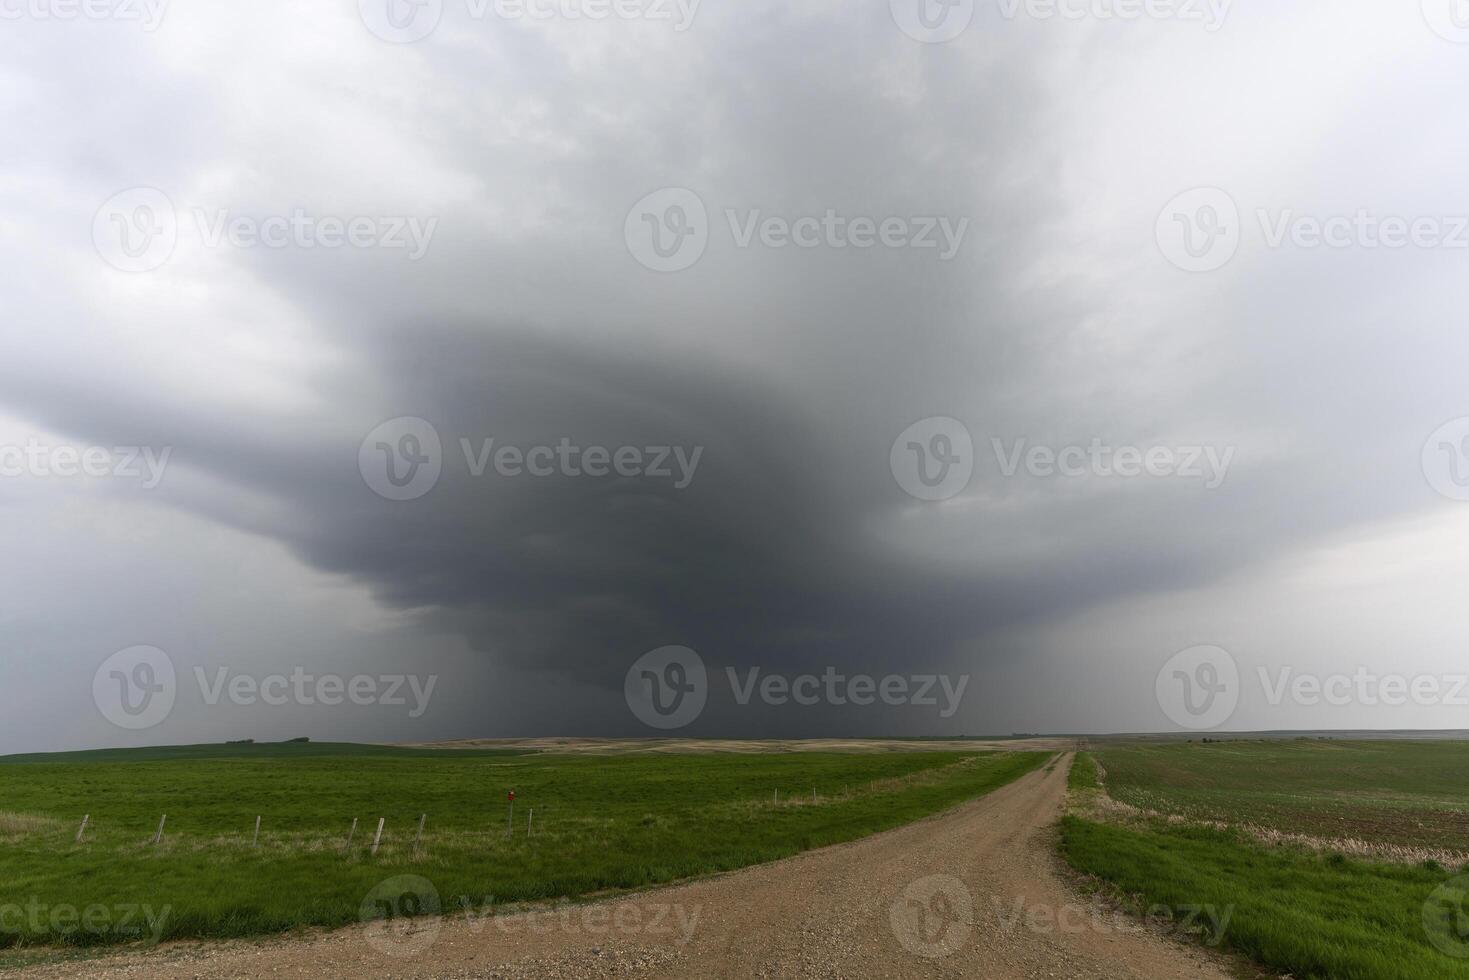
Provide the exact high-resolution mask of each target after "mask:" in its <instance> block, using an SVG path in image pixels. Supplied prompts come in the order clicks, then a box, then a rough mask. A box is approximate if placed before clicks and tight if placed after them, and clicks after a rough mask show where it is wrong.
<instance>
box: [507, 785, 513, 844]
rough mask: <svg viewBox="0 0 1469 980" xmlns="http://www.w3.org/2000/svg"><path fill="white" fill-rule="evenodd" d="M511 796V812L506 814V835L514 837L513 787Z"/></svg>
mask: <svg viewBox="0 0 1469 980" xmlns="http://www.w3.org/2000/svg"><path fill="white" fill-rule="evenodd" d="M509 797H510V812H509V813H507V814H506V815H505V836H506V837H514V836H515V790H513V789H512V790H511V791H510V794H509Z"/></svg>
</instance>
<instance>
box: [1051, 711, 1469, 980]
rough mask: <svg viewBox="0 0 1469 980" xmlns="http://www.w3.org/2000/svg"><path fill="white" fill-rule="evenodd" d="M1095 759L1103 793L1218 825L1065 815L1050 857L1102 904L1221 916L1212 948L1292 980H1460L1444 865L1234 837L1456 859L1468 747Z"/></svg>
mask: <svg viewBox="0 0 1469 980" xmlns="http://www.w3.org/2000/svg"><path fill="white" fill-rule="evenodd" d="M1098 755H1099V756H1100V759H1101V762H1102V765H1103V766H1104V767H1105V770H1106V780H1105V791H1106V792H1107V793H1108V794H1109V795H1111V796H1112V797H1113V798H1115V799H1118V800H1121V801H1123V802H1126V803H1130V804H1132V805H1134V806H1138V807H1143V808H1145V809H1148V810H1152V811H1157V812H1159V813H1162V814H1172V815H1177V816H1184V817H1188V818H1191V819H1192V820H1199V821H1205V820H1207V821H1222V822H1224V823H1227V824H1229V825H1230V826H1229V827H1227V828H1226V829H1218V828H1214V827H1208V826H1199V825H1195V824H1193V823H1185V824H1182V825H1180V824H1177V823H1170V822H1168V821H1167V820H1165V819H1163V818H1158V817H1154V818H1146V819H1143V820H1141V821H1133V822H1128V823H1124V824H1114V823H1110V822H1098V821H1097V820H1092V819H1084V818H1082V817H1080V816H1077V815H1071V816H1068V817H1066V818H1065V820H1064V821H1063V824H1062V843H1061V847H1062V853H1063V854H1064V856H1065V857H1066V859H1067V860H1068V861H1069V862H1070V863H1071V864H1072V865H1073V866H1074V867H1076V868H1077V869H1079V870H1081V871H1083V872H1086V873H1087V874H1090V875H1094V876H1096V877H1097V878H1100V879H1102V880H1103V881H1105V882H1107V883H1109V884H1110V885H1111V886H1113V888H1114V889H1116V890H1117V893H1118V894H1122V895H1126V896H1129V897H1130V898H1131V900H1132V901H1133V902H1134V903H1136V904H1138V905H1142V906H1146V905H1151V904H1155V903H1156V904H1161V905H1165V906H1170V907H1175V908H1176V907H1182V906H1199V905H1208V906H1212V907H1214V908H1216V909H1229V910H1230V913H1231V915H1230V917H1229V920H1228V925H1227V927H1226V928H1225V930H1224V934H1223V936H1222V937H1221V938H1222V942H1223V945H1225V946H1227V947H1229V948H1232V949H1234V950H1235V951H1237V952H1240V953H1243V954H1245V955H1246V956H1249V957H1251V958H1252V959H1254V960H1255V961H1257V962H1258V963H1260V964H1263V965H1264V966H1267V967H1269V968H1271V969H1272V970H1273V971H1277V972H1279V973H1281V974H1287V973H1288V974H1290V975H1291V976H1294V977H1296V978H1298V980H1304V978H1323V980H1325V978H1331V980H1369V978H1370V980H1439V978H1459V977H1462V978H1469V917H1466V916H1465V915H1464V913H1463V912H1462V911H1461V908H1469V907H1466V906H1464V905H1463V903H1464V902H1465V901H1466V899H1469V878H1464V877H1459V876H1458V872H1459V870H1460V869H1457V868H1444V867H1441V866H1439V865H1438V864H1436V863H1423V862H1420V863H1417V864H1389V863H1384V862H1378V861H1366V860H1358V859H1353V858H1350V857H1347V856H1346V855H1344V854H1342V853H1339V852H1334V851H1332V850H1331V849H1330V848H1328V849H1326V850H1324V851H1317V850H1315V849H1311V848H1306V847H1303V846H1298V845H1293V844H1289V843H1287V844H1284V845H1273V846H1267V845H1266V844H1264V843H1262V842H1261V840H1260V839H1259V838H1258V837H1257V836H1254V835H1251V834H1249V833H1246V832H1244V831H1242V830H1239V829H1236V827H1237V826H1238V825H1242V824H1248V825H1251V826H1254V827H1264V828H1269V829H1273V830H1281V831H1285V832H1289V833H1297V834H1307V835H1309V836H1312V837H1315V838H1324V839H1336V838H1351V839H1353V840H1357V841H1362V842H1364V843H1367V844H1399V845H1411V846H1414V847H1426V848H1436V849H1443V848H1457V847H1459V846H1461V845H1462V843H1463V842H1464V841H1465V840H1466V828H1465V823H1464V816H1465V812H1466V809H1469V781H1466V779H1465V776H1469V745H1465V744H1463V743H1451V742H1337V741H1323V740H1292V741H1279V742H1258V741H1238V742H1218V743H1216V742H1210V743H1208V744H1204V743H1202V742H1194V743H1178V742H1175V743H1164V744H1141V745H1140V744H1136V743H1132V744H1125V745H1116V746H1108V747H1105V748H1103V749H1102V750H1101V751H1100V752H1099V753H1098ZM1081 761H1082V760H1081V757H1080V756H1078V762H1081ZM1073 773H1074V770H1073ZM1095 775H1096V770H1095V767H1092V768H1091V779H1090V780H1088V778H1087V777H1086V776H1085V775H1083V776H1080V777H1078V776H1075V775H1073V777H1072V783H1071V785H1072V788H1073V789H1078V790H1080V789H1084V788H1085V786H1086V784H1087V783H1088V782H1089V781H1090V782H1092V783H1094V782H1095Z"/></svg>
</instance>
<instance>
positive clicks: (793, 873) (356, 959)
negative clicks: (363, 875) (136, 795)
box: [15, 757, 1227, 980]
mask: <svg viewBox="0 0 1469 980" xmlns="http://www.w3.org/2000/svg"><path fill="white" fill-rule="evenodd" d="M1069 761H1070V760H1069V757H1068V758H1067V760H1066V762H1068V763H1069ZM1066 769H1067V765H1066V764H1065V763H1063V764H1060V765H1057V766H1055V767H1054V769H1053V770H1052V771H1050V772H1043V771H1038V772H1034V773H1031V774H1030V775H1028V776H1026V777H1024V778H1022V779H1020V780H1018V781H1016V782H1015V783H1012V784H1011V785H1009V786H1006V787H1004V788H1002V789H1000V790H997V791H996V792H994V793H992V794H990V795H989V796H986V797H984V798H982V799H979V800H976V801H974V802H971V803H968V804H965V805H963V806H961V807H958V808H956V809H954V810H950V811H948V812H946V813H943V814H940V815H938V816H936V817H932V818H929V819H927V820H923V821H920V822H918V823H915V824H911V825H909V826H906V827H902V828H899V829H897V830H893V831H889V832H887V833H883V834H879V835H876V836H874V837H869V838H865V839H863V840H859V841H854V842H852V843H849V844H842V845H839V846H836V847H829V848H824V849H822V850H818V851H811V852H809V853H806V854H803V855H800V856H798V857H794V858H791V859H789V860H785V861H779V862H775V863H772V864H767V865H761V866H759V867H754V868H747V869H745V870H743V871H738V872H734V873H731V874H727V875H722V876H720V877H717V878H709V879H704V880H700V881H696V882H692V883H689V884H685V885H677V886H673V887H669V888H661V889H658V890H655V891H648V892H644V893H640V894H637V895H633V896H627V897H623V898H619V899H615V900H609V901H606V902H599V903H594V904H589V905H568V906H561V907H558V908H556V909H547V910H542V911H540V912H527V913H520V914H516V915H506V916H498V917H495V918H493V919H490V918H486V917H484V916H480V915H471V916H468V917H466V916H464V915H458V916H453V917H449V918H445V919H442V920H440V919H430V920H427V924H425V920H423V919H417V920H413V922H414V923H415V924H414V925H412V926H410V927H408V928H407V929H406V930H405V929H402V928H398V927H397V926H396V925H394V926H384V925H382V924H381V923H379V924H378V925H377V926H376V927H375V928H371V929H370V928H369V927H366V926H359V927H356V928H351V929H343V930H340V931H336V932H331V933H325V934H320V935H317V936H313V937H307V938H300V939H291V940H278V941H266V942H251V943H247V942H231V943H219V944H181V945H174V946H170V947H166V948H162V949H159V950H155V951H153V952H149V953H145V954H128V955H122V956H112V957H108V958H106V959H102V960H95V961H91V962H88V963H72V964H66V965H64V966H49V967H43V968H30V969H27V970H23V971H20V972H18V973H17V974H15V975H16V976H18V977H29V978H41V977H46V978H48V980H49V978H61V977H75V976H86V977H99V978H101V977H106V978H123V977H129V978H141V977H147V978H155V977H156V978H179V980H185V978H187V980H194V978H224V977H231V978H234V977H279V978H286V977H311V978H315V980H319V978H324V977H333V978H336V977H353V978H356V977H373V978H381V977H394V978H422V980H428V978H436V980H451V978H452V980H470V978H501V977H503V978H521V977H524V978H557V977H568V978H591V977H623V976H628V977H699V978H704V977H713V978H725V977H728V978H734V977H741V978H746V977H769V978H775V977H813V978H816V977H820V978H859V977H861V978H865V977H955V978H958V977H964V978H974V977H984V978H986V980H1010V978H1017V980H1018V978H1026V980H1029V978H1035V977H1057V978H1068V980H1069V978H1180V980H1182V978H1188V980H1199V978H1213V980H1226V978H1227V974H1225V973H1224V972H1222V971H1221V969H1220V968H1219V967H1218V966H1216V965H1214V963H1213V961H1212V960H1211V959H1210V958H1209V957H1208V955H1207V954H1206V953H1205V952H1204V951H1202V950H1200V949H1198V948H1196V947H1190V946H1187V945H1184V944H1182V943H1178V942H1174V941H1172V940H1170V939H1167V938H1164V937H1161V936H1159V935H1157V934H1155V933H1153V932H1150V931H1147V930H1144V929H1142V928H1141V927H1140V926H1137V925H1135V924H1133V923H1132V922H1131V920H1128V919H1125V918H1123V917H1121V916H1118V915H1116V914H1114V913H1110V912H1104V911H1103V910H1102V909H1100V908H1099V907H1097V906H1095V905H1093V904H1092V903H1091V902H1090V901H1089V900H1086V899H1083V898H1080V897H1078V896H1077V895H1076V894H1075V893H1074V892H1073V891H1072V890H1071V889H1070V888H1069V887H1068V886H1067V885H1066V884H1065V883H1064V882H1063V881H1062V879H1061V877H1060V876H1059V873H1058V865H1057V859H1056V857H1055V854H1054V844H1053V836H1052V835H1053V833H1054V830H1053V826H1052V825H1053V823H1054V821H1055V819H1056V817H1057V816H1058V815H1059V813H1060V811H1061V807H1062V804H1063V801H1064V797H1065V791H1066ZM414 887H421V886H419V885H415V883H414V882H412V881H411V880H409V881H405V880H400V881H398V882H395V883H394V884H393V885H391V886H389V887H388V889H387V892H390V893H401V892H402V891H403V890H404V889H408V890H411V889H412V888H414ZM444 904H445V905H446V906H453V905H454V902H453V901H452V900H450V899H445V900H444ZM402 921H403V920H399V922H400V923H401V922H402Z"/></svg>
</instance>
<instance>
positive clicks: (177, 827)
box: [0, 743, 1049, 946]
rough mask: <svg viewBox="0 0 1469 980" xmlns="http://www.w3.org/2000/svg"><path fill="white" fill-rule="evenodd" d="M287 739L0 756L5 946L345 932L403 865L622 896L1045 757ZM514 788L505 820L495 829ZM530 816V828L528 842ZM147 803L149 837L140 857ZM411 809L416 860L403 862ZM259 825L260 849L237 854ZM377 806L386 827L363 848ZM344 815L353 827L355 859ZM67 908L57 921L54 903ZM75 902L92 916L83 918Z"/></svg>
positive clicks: (976, 788)
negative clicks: (661, 751) (511, 750)
mask: <svg viewBox="0 0 1469 980" xmlns="http://www.w3.org/2000/svg"><path fill="white" fill-rule="evenodd" d="M296 744H297V745H298V747H296V748H287V749H278V748H266V747H253V748H252V747H250V746H232V747H228V749H229V751H228V752H225V751H224V750H223V749H220V751H207V752H196V753H194V754H192V755H190V754H188V753H185V754H184V755H182V756H179V755H173V756H169V757H166V758H159V757H158V755H157V753H156V752H155V753H153V754H149V753H141V754H137V755H134V756H131V758H135V759H138V760H139V761H124V760H127V759H129V758H130V757H129V756H128V754H127V753H122V754H117V753H113V754H109V755H108V756H106V757H105V758H103V759H101V760H99V759H98V758H97V757H95V756H91V757H87V758H84V759H82V760H78V759H76V758H71V759H68V760H65V761H60V762H58V761H47V760H34V759H33V760H30V761H25V762H23V763H21V762H16V763H15V764H11V765H0V800H3V801H4V802H3V807H4V809H5V811H7V812H5V813H0V881H3V882H4V883H5V887H4V890H3V893H0V946H4V945H12V946H13V945H27V944H46V945H71V946H82V945H92V944H103V943H112V942H119V941H126V940H131V939H137V938H147V939H152V938H180V937H206V936H241V935H249V934H255V933H266V932H277V931H280V930H286V929H291V928H294V927H298V926H336V925H342V924H346V923H349V922H354V921H357V919H358V918H359V908H360V906H361V904H362V902H363V900H364V898H365V897H366V896H367V895H368V893H369V892H370V891H371V890H372V889H373V888H374V886H376V885H378V884H379V883H381V882H382V881H383V880H384V879H386V878H389V877H392V876H394V875H400V874H414V875H421V876H423V877H425V878H427V879H429V880H430V881H431V882H432V883H433V885H434V887H435V889H437V891H438V893H439V895H440V897H441V901H442V903H443V905H444V907H446V908H450V909H453V908H457V907H459V905H460V904H461V903H462V902H469V903H472V904H473V905H474V906H475V907H476V908H478V907H480V906H482V905H483V904H485V903H486V902H488V901H493V902H494V903H497V904H498V903H504V902H515V901H526V900H538V899H550V898H558V897H563V896H571V897H574V896H581V895H586V894H588V893H591V892H597V891H601V890H604V889H623V888H636V887H641V886H645V885H650V884H655V883H661V882H667V881H672V880H675V879H678V878H683V877H688V876H692V875H699V874H704V873H708V872H715V871H722V870H729V869H733V868H738V867H741V866H744V865H748V864H753V863H757V862H761V861H768V860H772V859H775V858H780V857H785V856H788V855H791V854H794V853H797V852H799V851H801V850H805V849H807V848H811V847H819V846H823V845H826V844H833V843H837V842H840V841H845V840H851V839H853V838H856V837H861V836H864V835H866V834H870V833H873V832H876V831H880V830H884V829H887V828H890V827H894V826H897V825H899V824H902V823H905V822H907V821H911V820H913V819H916V818H919V817H922V816H926V815H928V814H931V813H935V812H937V811H939V810H943V809H945V808H947V807H950V806H953V805H954V804H957V803H959V802H961V801H963V800H966V799H969V798H972V797H975V796H979V795H981V794H984V793H987V792H989V791H991V790H993V789H995V788H997V787H999V786H1002V785H1004V784H1005V783H1008V782H1010V781H1011V780H1013V779H1016V778H1018V777H1019V776H1021V775H1024V774H1025V773H1027V772H1029V771H1032V770H1034V769H1036V768H1038V767H1039V766H1041V765H1042V764H1043V763H1044V762H1045V761H1046V760H1047V758H1049V755H1048V754H1047V753H1037V752H1025V753H979V754H969V753H955V752H942V751H915V752H911V753H881V754H836V753H788V754H771V755H725V754H720V755H622V756H579V755H564V756H555V755H547V754H535V755H507V754H505V753H503V752H476V751H457V750H451V751H438V752H435V751H417V750H404V749H385V750H383V751H377V750H375V749H373V750H370V751H366V752H359V751H356V750H355V749H344V748H342V747H339V746H325V747H323V746H316V745H315V744H314V743H309V744H305V745H302V744H301V743H296ZM195 748H197V747H195ZM212 748H213V747H212ZM369 748H371V747H369ZM312 749H321V750H322V751H320V752H319V753H317V754H311V750H312ZM281 753H286V754H281ZM165 755H166V756H167V753H165ZM510 789H514V790H515V793H516V803H515V818H516V826H515V836H514V837H513V838H512V839H509V840H507V839H506V834H505V827H506V815H507V808H506V799H505V794H506V792H507V791H508V790H510ZM777 790H778V791H779V794H780V802H779V804H776V803H774V801H773V796H774V794H775V792H776V791H777ZM813 792H814V794H815V799H814V801H813V798H812V796H813ZM531 808H534V809H535V811H536V813H535V823H536V834H535V836H534V837H532V838H530V839H527V838H526V836H525V827H526V818H527V816H528V815H529V811H530V809H531ZM84 813H87V814H90V815H91V822H90V824H89V829H88V832H87V837H86V839H85V840H84V842H83V843H81V844H75V843H73V836H74V834H75V831H76V826H77V823H78V821H79V820H80V819H81V816H82V814H84ZM163 813H167V814H168V822H167V827H166V831H165V837H164V840H163V843H162V844H161V845H159V846H156V847H155V846H154V845H153V844H152V843H151V838H152V835H153V832H154V830H155V828H156V826H157V823H158V818H159V816H160V815H161V814H163ZM423 813H427V814H428V826H427V830H426V833H425V838H424V850H423V853H422V854H421V855H420V856H419V857H416V858H415V857H414V856H413V853H412V838H413V834H414V830H415V828H416V825H417V822H418V818H419V815H420V814H423ZM257 815H260V816H262V817H263V818H264V820H263V825H262V832H261V840H260V846H259V847H258V848H252V847H251V846H250V837H251V833H252V830H253V826H254V821H255V817H256V816H257ZM380 816H381V817H386V818H387V829H386V832H385V836H384V840H383V845H382V849H381V850H380V851H379V853H378V855H377V856H376V857H372V856H370V855H369V854H368V845H370V843H371V838H372V833H373V831H374V829H375V828H376V824H377V818H378V817H380ZM354 817H356V818H358V819H359V821H360V822H359V825H358V828H357V834H356V838H355V840H354V842H353V846H352V848H351V849H350V851H349V850H348V849H347V848H346V847H345V846H344V845H345V838H346V836H347V832H348V827H349V826H350V824H351V822H352V819H353V818H354ZM124 907H127V908H131V909H133V910H134V913H133V914H134V916H135V919H134V921H133V923H132V925H131V926H130V927H129V928H125V927H123V926H122V925H121V924H119V923H118V922H117V921H116V920H117V919H118V918H119V916H120V913H119V910H120V909H122V908H124ZM29 908H35V909H39V910H41V914H40V915H33V914H30V913H28V912H24V910H26V909H29ZM18 909H19V910H21V911H20V912H17V911H16V910H18ZM66 909H70V910H71V912H70V913H68V914H66V915H64V916H63V918H62V921H61V922H60V924H58V922H57V921H56V919H55V918H54V917H53V916H52V913H53V912H55V911H56V910H66ZM88 909H100V910H101V911H100V912H98V913H97V914H96V915H95V916H94V917H93V919H92V922H91V924H90V925H88V926H87V927H81V926H80V924H79V923H78V921H77V920H78V919H79V918H82V917H84V916H85V913H86V911H87V910H88ZM165 910H166V913H167V914H166V915H164V914H163V913H164V912H165ZM7 913H11V914H7ZM22 913H23V914H22ZM150 916H151V919H152V920H153V921H148V919H149V918H150ZM104 917H105V918H107V920H108V921H106V922H103V921H102V920H103V918H104ZM140 919H141V921H140ZM159 919H161V922H160V921H158V920H159ZM155 926H156V927H155Z"/></svg>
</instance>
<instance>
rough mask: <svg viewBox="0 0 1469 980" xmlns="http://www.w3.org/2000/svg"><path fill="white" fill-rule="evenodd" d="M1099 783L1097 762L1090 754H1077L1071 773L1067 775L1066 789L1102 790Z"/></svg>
mask: <svg viewBox="0 0 1469 980" xmlns="http://www.w3.org/2000/svg"><path fill="white" fill-rule="evenodd" d="M1101 787H1102V784H1101V783H1100V782H1098V781H1097V760H1096V759H1095V758H1093V757H1092V754H1091V753H1090V752H1078V753H1076V759H1075V760H1074V761H1073V762H1072V763H1071V772H1069V773H1067V775H1066V788H1067V789H1071V790H1083V789H1101Z"/></svg>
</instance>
